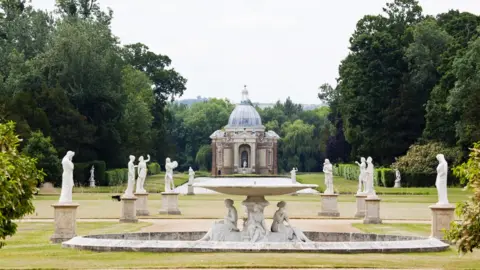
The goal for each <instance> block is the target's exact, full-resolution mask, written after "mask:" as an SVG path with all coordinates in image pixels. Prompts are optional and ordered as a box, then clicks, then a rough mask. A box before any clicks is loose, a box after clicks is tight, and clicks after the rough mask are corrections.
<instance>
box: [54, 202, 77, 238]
mask: <svg viewBox="0 0 480 270" xmlns="http://www.w3.org/2000/svg"><path fill="white" fill-rule="evenodd" d="M78 206H79V204H76V203H68V204H65V203H64V204H62V203H56V204H52V207H53V209H54V222H55V231H54V233H53V235H52V236H51V237H50V241H51V242H52V243H61V242H64V241H67V240H70V239H72V238H73V237H75V236H77V234H76V230H77V208H78Z"/></svg>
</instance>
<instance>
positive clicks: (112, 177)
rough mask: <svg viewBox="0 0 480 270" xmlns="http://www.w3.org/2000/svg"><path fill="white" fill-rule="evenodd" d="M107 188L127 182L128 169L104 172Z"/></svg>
mask: <svg viewBox="0 0 480 270" xmlns="http://www.w3.org/2000/svg"><path fill="white" fill-rule="evenodd" d="M105 176H106V177H105V178H106V180H107V182H108V185H109V186H119V185H122V184H124V183H126V182H127V181H128V169H126V168H123V169H113V170H108V171H106V172H105Z"/></svg>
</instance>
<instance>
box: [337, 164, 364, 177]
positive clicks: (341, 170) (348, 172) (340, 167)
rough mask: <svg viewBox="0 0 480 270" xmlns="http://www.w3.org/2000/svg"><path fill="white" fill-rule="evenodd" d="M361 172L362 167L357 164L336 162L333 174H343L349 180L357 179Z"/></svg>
mask: <svg viewBox="0 0 480 270" xmlns="http://www.w3.org/2000/svg"><path fill="white" fill-rule="evenodd" d="M359 174H360V167H359V166H358V165H356V164H335V166H333V175H336V176H341V177H343V178H345V179H347V180H357V181H358V175H359Z"/></svg>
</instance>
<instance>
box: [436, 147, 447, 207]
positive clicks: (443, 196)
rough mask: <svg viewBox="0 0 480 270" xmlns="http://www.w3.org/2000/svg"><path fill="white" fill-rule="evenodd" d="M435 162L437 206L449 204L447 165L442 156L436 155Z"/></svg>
mask: <svg viewBox="0 0 480 270" xmlns="http://www.w3.org/2000/svg"><path fill="white" fill-rule="evenodd" d="M437 160H438V166H437V180H436V181H435V186H436V187H437V192H438V202H437V204H449V202H448V197H447V176H448V163H447V161H446V160H445V156H444V155H443V154H438V155H437Z"/></svg>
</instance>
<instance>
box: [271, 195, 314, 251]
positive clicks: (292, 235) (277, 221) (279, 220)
mask: <svg viewBox="0 0 480 270" xmlns="http://www.w3.org/2000/svg"><path fill="white" fill-rule="evenodd" d="M286 206H287V203H286V202H284V201H281V202H279V203H277V207H278V210H277V211H276V212H275V214H274V215H273V222H272V228H271V229H272V232H280V233H286V234H287V237H288V240H290V241H302V242H310V240H309V239H308V238H307V237H306V236H305V234H303V232H302V231H301V230H299V229H297V228H294V227H292V226H290V223H289V219H288V216H287V211H285V207H286ZM285 223H286V224H285Z"/></svg>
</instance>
